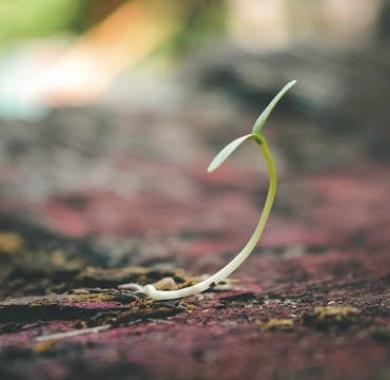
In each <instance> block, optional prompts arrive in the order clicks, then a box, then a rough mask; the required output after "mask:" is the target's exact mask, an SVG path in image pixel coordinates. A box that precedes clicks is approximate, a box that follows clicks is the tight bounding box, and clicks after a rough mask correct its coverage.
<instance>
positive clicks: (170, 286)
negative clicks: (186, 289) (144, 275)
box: [154, 277, 177, 290]
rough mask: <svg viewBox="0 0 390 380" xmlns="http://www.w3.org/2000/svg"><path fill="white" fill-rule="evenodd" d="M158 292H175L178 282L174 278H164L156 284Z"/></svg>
mask: <svg viewBox="0 0 390 380" xmlns="http://www.w3.org/2000/svg"><path fill="white" fill-rule="evenodd" d="M154 286H155V288H156V289H158V290H175V289H176V288H177V284H176V281H175V280H174V279H173V278H172V277H164V278H162V279H161V280H160V281H157V282H156V283H155V284H154Z"/></svg>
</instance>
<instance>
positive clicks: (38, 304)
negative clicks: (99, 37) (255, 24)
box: [0, 105, 390, 380]
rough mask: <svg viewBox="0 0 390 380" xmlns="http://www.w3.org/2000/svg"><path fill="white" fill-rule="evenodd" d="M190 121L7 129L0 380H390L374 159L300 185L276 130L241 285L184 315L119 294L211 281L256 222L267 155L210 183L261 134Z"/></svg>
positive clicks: (387, 243)
mask: <svg viewBox="0 0 390 380" xmlns="http://www.w3.org/2000/svg"><path fill="white" fill-rule="evenodd" d="M199 107H200V106H199ZM194 108H195V111H196V105H195V106H194ZM194 108H192V112H193V113H191V110H190V111H189V115H190V116H188V117H187V118H185V117H184V116H183V115H177V117H175V118H173V117H172V115H171V116H169V115H168V116H167V115H155V114H153V113H151V114H145V113H144V112H139V114H137V113H136V114H126V113H115V112H112V111H108V110H104V109H103V110H102V109H100V110H99V111H97V110H94V109H89V110H81V109H80V110H72V109H68V110H58V111H57V112H55V113H53V114H52V115H51V116H50V117H49V118H48V119H47V120H45V122H44V123H43V124H40V125H38V124H32V125H28V126H26V125H19V124H18V125H15V124H6V123H5V122H4V123H3V125H2V127H1V131H0V133H1V139H2V144H3V145H2V155H1V157H0V159H1V161H0V163H1V174H0V182H1V186H2V191H1V193H0V196H1V201H2V202H1V210H2V214H1V216H0V251H1V252H0V268H1V269H0V280H1V287H0V295H1V297H2V298H1V299H2V301H1V302H0V334H1V335H0V378H1V379H31V378H36V379H38V378H42V379H58V380H62V379H95V380H97V379H108V378H109V379H145V378H155V379H195V378H196V379H198V378H199V379H200V378H201V379H216V378H220V379H226V380H229V379H251V378H256V379H262V380H265V379H346V378H351V379H362V380H363V379H367V380H368V379H379V380H384V379H388V378H389V377H390V361H389V358H390V345H389V344H390V320H389V312H390V290H389V289H390V286H389V285H390V269H389V268H390V256H389V248H390V235H389V230H390V210H389V202H388V194H389V191H390V176H389V174H388V173H389V167H388V166H386V164H385V163H383V164H381V163H378V161H376V163H375V164H374V163H372V162H371V161H370V159H369V157H366V164H365V165H364V166H359V167H352V166H345V165H343V164H342V163H341V162H340V163H339V164H338V165H337V166H336V169H330V167H333V168H334V167H335V166H334V162H333V161H332V160H330V162H331V165H330V166H328V167H327V165H326V164H327V163H328V161H327V158H326V157H324V162H323V163H322V164H323V165H321V169H318V170H312V171H310V172H307V171H299V170H296V169H295V171H294V172H291V171H290V168H291V167H293V166H294V162H291V161H290V160H291V157H290V156H289V155H288V152H287V151H281V150H280V148H279V145H278V141H279V138H280V137H279V135H280V134H281V132H280V134H279V133H276V134H273V132H272V128H270V130H269V133H270V139H271V140H272V141H271V142H272V143H273V144H272V145H273V146H274V147H275V148H274V149H275V150H276V154H277V161H278V166H279V168H280V172H281V178H280V187H279V193H278V199H277V203H276V205H275V209H274V212H273V214H272V217H271V220H270V223H269V225H268V227H267V230H266V233H265V235H264V239H263V241H262V242H261V246H260V247H259V248H258V249H257V250H256V251H255V253H254V254H253V255H252V257H250V259H249V260H248V262H246V263H245V264H244V265H243V267H242V268H241V269H240V270H239V271H238V272H237V273H234V276H233V278H232V279H231V280H230V281H228V282H227V283H226V284H221V285H220V286H218V287H216V288H214V289H212V290H211V291H209V292H206V293H204V294H202V295H200V296H198V297H191V298H188V299H185V300H181V301H173V302H161V303H154V302H150V301H147V300H141V299H137V298H135V297H134V296H133V295H132V294H131V293H129V292H126V291H119V290H118V288H117V285H119V284H121V283H123V282H129V281H138V282H140V283H147V282H156V281H158V280H160V279H162V278H165V277H172V278H173V279H174V280H175V281H176V283H177V284H179V286H180V285H183V284H185V283H186V282H187V281H192V280H194V279H196V277H197V276H200V275H202V274H206V273H212V272H213V271H214V270H216V269H218V268H220V267H221V266H222V265H223V264H225V263H226V262H227V261H228V260H229V259H230V258H231V257H232V255H234V253H235V252H236V250H237V249H239V248H240V247H241V246H242V244H243V243H244V242H245V239H246V238H247V237H248V236H249V235H250V233H251V229H252V228H253V226H254V224H255V222H256V217H257V216H258V213H259V212H260V208H261V205H262V202H263V197H264V195H265V191H266V188H267V183H266V177H265V173H264V169H261V172H259V170H258V169H257V167H258V161H257V152H256V151H255V150H254V149H252V150H251V148H247V149H243V150H242V151H241V152H240V154H238V155H237V158H234V159H233V160H232V162H231V163H230V164H229V165H227V166H226V167H225V168H222V169H221V170H220V171H219V172H216V173H215V174H214V175H212V176H210V175H207V174H206V173H205V167H206V165H207V163H208V161H209V159H211V158H212V156H213V154H214V153H215V152H216V151H217V149H218V148H220V147H221V146H223V144H224V143H226V142H228V141H229V140H231V139H233V138H234V137H236V136H238V135H239V133H241V132H240V131H239V130H241V131H242V130H243V128H244V127H245V126H244V125H243V127H242V128H241V129H240V128H237V127H233V126H232V124H233V123H240V125H242V124H245V123H247V124H250V121H248V120H247V118H245V116H244V115H243V114H242V113H240V111H239V110H238V111H237V112H238V114H237V116H235V117H236V119H235V120H231V121H230V124H228V125H227V127H226V130H224V126H223V125H222V122H224V120H223V118H222V120H221V119H220V118H218V117H219V116H215V115H213V114H211V115H209V116H207V115H204V114H200V115H199V117H198V118H196V117H195V116H196V112H195V111H194ZM199 109H200V108H199ZM199 109H198V110H199ZM110 112H111V113H110ZM209 112H211V111H209ZM227 113H228V111H227ZM240 118H241V119H240ZM285 121H287V124H286V125H284V124H283V123H282V122H281V120H279V124H277V125H276V130H277V131H282V130H283V128H288V123H289V119H288V117H286V120H285ZM294 125H295V124H294ZM221 131H222V133H221ZM317 143H318V141H317ZM284 144H286V142H285V141H284ZM295 148H296V147H295ZM336 148H338V147H337V146H336ZM306 153H307V152H306ZM317 153H318V152H316V154H317ZM329 154H330V155H331V154H332V153H331V152H330V153H329ZM260 168H261V166H260ZM295 168H296V166H295ZM99 326H102V327H103V328H102V329H101V330H100V331H99V329H98V330H96V331H92V332H91V330H85V329H90V328H94V327H99ZM72 331H79V332H80V334H79V335H77V336H73V337H72V336H66V333H67V332H72ZM97 331H98V332H97ZM83 332H84V333H83ZM58 333H64V336H62V337H61V336H60V337H58V336H53V337H50V335H51V334H58ZM38 337H46V338H44V339H43V341H38V340H37V338H38Z"/></svg>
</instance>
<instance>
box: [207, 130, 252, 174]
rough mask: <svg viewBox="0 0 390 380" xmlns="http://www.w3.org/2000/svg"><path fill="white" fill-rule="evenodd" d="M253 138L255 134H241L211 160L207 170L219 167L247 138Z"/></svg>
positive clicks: (211, 170)
mask: <svg viewBox="0 0 390 380" xmlns="http://www.w3.org/2000/svg"><path fill="white" fill-rule="evenodd" d="M251 138H253V134H252V133H250V134H249V135H245V136H241V137H239V138H237V139H235V140H233V141H232V142H231V143H230V144H228V145H226V146H225V148H223V149H222V150H221V151H220V152H219V153H218V154H217V155H216V156H215V157H214V159H213V160H212V161H211V164H210V165H209V167H208V168H207V171H208V172H209V173H210V172H213V171H214V170H216V169H218V168H219V167H220V166H221V165H222V164H223V163H224V162H225V161H226V160H227V159H228V158H229V156H230V155H231V154H232V153H233V152H234V151H235V150H236V149H237V148H238V147H239V146H240V145H241V144H242V143H243V142H244V141H246V140H248V139H251Z"/></svg>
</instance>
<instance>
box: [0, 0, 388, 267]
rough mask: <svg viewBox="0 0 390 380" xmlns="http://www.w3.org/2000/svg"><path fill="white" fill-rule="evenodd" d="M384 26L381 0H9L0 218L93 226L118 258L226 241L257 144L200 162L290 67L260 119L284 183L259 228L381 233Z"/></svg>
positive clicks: (0, 29)
mask: <svg viewBox="0 0 390 380" xmlns="http://www.w3.org/2000/svg"><path fill="white" fill-rule="evenodd" d="M389 36H390V2H389V1H387V0H370V1H366V0H337V1H336V0H315V1H313V0H272V1H270V0H211V1H210V0H209V1H205V0H180V1H179V0H171V1H163V0H142V1H141V0H129V1H120V0H36V1H34V2H31V1H27V0H13V1H5V0H3V1H1V2H0V200H1V204H0V208H1V211H2V215H3V216H2V222H1V223H2V224H1V226H2V229H3V231H5V232H7V231H11V230H13V229H14V228H16V227H15V226H17V225H19V224H18V223H21V222H20V221H23V223H30V224H31V225H34V226H36V225H38V226H40V227H44V228H45V229H49V230H51V231H55V232H56V233H58V234H61V235H65V236H67V237H72V238H77V239H78V238H83V239H84V238H85V239H88V244H89V245H88V247H89V249H90V250H92V251H93V252H98V253H99V254H101V255H102V256H103V257H106V258H105V259H102V260H103V262H104V263H106V264H107V262H108V265H124V264H129V263H140V264H145V265H146V264H149V263H151V262H152V263H154V262H165V261H169V260H171V258H172V257H174V258H176V259H178V260H182V259H180V257H181V255H183V253H182V251H183V250H184V251H185V252H187V255H188V256H189V257H192V256H191V255H194V257H195V256H197V255H198V256H199V255H202V254H203V253H206V252H210V251H219V250H225V251H229V252H230V250H231V249H233V248H234V247H238V246H240V245H241V244H242V242H243V241H244V240H245V237H246V236H248V234H249V231H250V230H251V228H252V226H253V223H254V222H255V219H256V216H257V212H258V209H259V206H260V205H261V202H262V199H263V198H262V197H263V196H264V194H265V191H266V179H265V178H266V177H265V175H266V173H265V169H264V166H262V165H263V164H262V163H261V161H260V164H259V160H257V155H256V154H257V153H256V152H255V151H254V150H253V147H244V148H243V149H242V151H240V152H239V154H237V155H236V156H235V157H234V158H233V159H232V161H231V163H229V164H228V165H226V168H223V169H221V171H220V172H218V173H216V174H215V175H214V176H207V175H206V173H205V169H206V167H207V165H208V163H209V161H210V160H211V159H212V157H213V156H214V154H215V153H216V152H217V151H218V150H219V149H220V148H222V147H223V146H224V145H225V144H226V143H228V142H229V141H230V140H232V139H234V138H236V137H238V136H240V135H242V134H244V133H247V131H249V130H250V128H251V126H252V123H253V121H254V120H255V118H256V116H257V115H258V114H259V112H260V111H261V110H262V109H263V107H264V106H265V105H266V104H267V103H268V101H269V100H270V99H271V98H272V96H273V95H274V94H275V93H276V92H277V91H278V90H279V89H280V88H281V87H282V86H283V85H284V84H285V83H286V82H287V81H289V80H292V79H297V80H298V84H297V86H296V87H295V88H294V89H293V91H291V93H289V94H288V96H287V97H286V98H285V99H284V100H283V102H282V103H281V104H280V106H278V109H277V110H276V112H275V114H274V115H273V116H272V117H271V119H270V120H269V125H268V126H267V128H266V134H267V135H268V136H269V138H270V140H271V144H272V147H273V150H274V152H275V155H276V157H277V163H278V167H279V171H280V175H281V187H280V192H279V198H278V202H277V205H276V211H275V216H274V218H273V221H272V222H271V223H273V224H274V226H276V227H274V229H273V231H274V235H272V228H270V232H269V234H267V236H266V237H265V243H264V244H265V245H266V246H267V245H269V246H277V247H287V246H293V247H296V246H298V247H301V246H305V245H307V244H309V245H310V244H313V245H321V244H326V242H327V241H328V240H329V239H335V234H336V235H337V236H339V235H340V234H342V233H345V234H347V233H348V234H351V236H352V235H353V236H355V235H356V234H358V235H359V231H361V230H364V229H365V228H369V229H370V230H371V229H375V231H376V235H375V236H380V237H381V239H386V238H385V235H386V233H385V229H386V226H387V224H386V223H385V222H387V221H388V211H389V210H388V205H387V204H388V202H387V198H386V197H387V195H388V190H389V172H388V169H389V159H390V150H389V143H390V133H389V121H390V120H389V119H390V116H389V112H388V105H389V89H390V71H389V70H390V65H389V63H390V51H389ZM313 189H316V190H315V191H314V190H313ZM318 192H319V193H320V195H319V193H318ZM386 194H387V195H386ZM327 197H328V198H331V200H329V199H328V198H327ZM385 200H386V202H385ZM327 202H328V203H327ZM330 205H331V206H330ZM15 217H16V218H17V220H18V222H16V221H15V220H14V219H13V218H15ZM227 220H229V223H226V221H227ZM20 228H22V227H20ZM23 228H24V229H26V230H28V228H30V227H26V226H24V227H23ZM33 235H34V234H33ZM34 236H38V235H34ZM11 237H12V236H11ZM198 237H202V238H203V240H202V241H201V242H200V243H199V244H197V243H195V242H196V241H197V240H196V239H197V238H198ZM3 238H4V236H3ZM9 238H10V235H9V234H8V235H7V234H6V235H5V240H4V241H5V243H4V244H5V247H6V248H4V247H3V250H4V249H5V250H7V249H8V248H9V245H7V244H9V242H10V240H9ZM7 239H8V240H7ZM32 239H33V238H32ZM12 243H14V245H12ZM17 243H18V240H17V239H16V243H15V239H14V240H12V239H11V248H12V247H18V244H17ZM15 244H16V245H15ZM145 245H146V246H147V249H146V248H143V247H144V246H145ZM7 247H8V248H7ZM11 251H12V249H11ZM50 255H51V256H50ZM50 255H49V256H50V257H51V258H52V259H53V260H54V261H55V260H57V261H58V260H59V262H60V263H62V262H63V261H64V259H63V258H62V259H58V252H57V254H56V255H57V256H56V255H54V254H53V255H54V256H53V255H52V254H51V253H50ZM175 255H176V256H175ZM59 257H60V258H61V257H62V256H61V255H60V256H59ZM107 257H108V258H107ZM61 260H62V261H61ZM148 260H149V261H148ZM153 260H155V261H153ZM208 260H211V261H210V262H209V261H207V260H206V261H205V263H204V268H209V267H214V266H217V264H218V262H216V261H213V260H216V259H210V258H208ZM181 263H182V264H183V262H181ZM184 265H186V264H185V263H184ZM199 265H201V264H199Z"/></svg>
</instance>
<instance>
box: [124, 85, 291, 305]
mask: <svg viewBox="0 0 390 380" xmlns="http://www.w3.org/2000/svg"><path fill="white" fill-rule="evenodd" d="M295 83H296V81H295V80H293V81H291V82H289V83H287V84H286V85H285V86H284V87H283V88H282V89H281V90H280V92H279V93H278V94H277V95H276V96H275V97H274V98H273V99H272V100H271V102H270V103H269V104H268V106H267V107H266V109H265V110H264V111H263V112H262V113H261V114H260V116H259V117H258V118H257V120H256V122H255V124H254V126H253V130H252V132H251V133H249V134H247V135H245V136H242V137H239V138H237V139H235V140H233V141H232V142H231V143H230V144H228V145H227V146H225V148H223V149H222V150H221V151H220V152H219V153H218V154H217V156H216V157H215V158H214V159H213V161H212V162H211V164H210V165H209V167H208V169H207V171H208V172H209V173H211V172H213V171H214V170H216V169H218V168H219V167H220V166H221V165H222V164H223V163H224V162H225V161H226V160H227V159H228V158H229V157H230V155H231V154H232V153H233V152H234V151H235V150H236V149H237V148H238V147H239V146H240V145H241V144H242V143H243V142H245V141H247V140H253V141H254V142H256V144H257V146H258V147H259V148H260V152H261V153H262V155H263V157H264V160H265V163H266V166H267V170H268V176H269V183H268V193H267V198H266V200H265V204H264V208H263V211H262V213H261V215H260V219H259V222H258V224H257V226H256V228H255V230H254V232H253V234H252V236H251V237H250V239H249V240H248V242H247V243H246V245H245V246H244V248H242V250H241V251H240V252H239V253H238V254H237V255H236V256H235V257H234V258H233V259H232V261H230V262H229V263H228V264H227V265H225V266H224V267H223V268H222V269H220V270H219V271H218V272H216V273H214V274H213V275H212V276H210V277H208V278H207V279H205V280H203V281H201V282H199V283H197V284H195V285H192V286H188V287H186V288H182V289H177V290H158V289H156V288H155V287H154V286H153V285H151V284H149V285H145V286H141V285H139V284H125V285H121V286H120V287H121V288H122V289H131V290H134V291H135V292H137V293H142V294H144V295H146V296H147V297H149V298H152V299H153V300H156V301H162V300H171V299H177V298H183V297H188V296H192V295H194V294H197V293H201V292H204V291H205V290H207V289H209V288H210V287H211V286H214V285H216V284H218V283H220V282H221V281H223V280H225V279H226V277H228V276H230V275H231V274H232V273H233V272H234V271H235V270H236V269H237V268H238V267H239V266H240V265H241V264H242V263H243V262H244V261H245V259H246V258H247V257H248V256H249V255H250V254H251V253H252V251H253V249H254V248H255V247H256V244H257V243H258V241H259V240H260V238H261V235H262V234H263V231H264V228H265V225H266V223H267V220H268V217H269V214H270V212H271V208H272V204H273V202H274V199H275V194H276V186H277V173H276V167H275V163H274V160H273V158H272V155H271V152H270V150H269V147H268V144H267V140H266V139H265V137H264V135H263V128H264V125H265V123H266V121H267V119H268V117H269V115H270V114H271V112H272V110H273V109H274V108H275V106H276V104H277V103H278V102H279V100H280V99H282V97H283V96H284V95H285V94H286V93H287V91H288V90H290V88H291V87H293V86H294V85H295Z"/></svg>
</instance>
